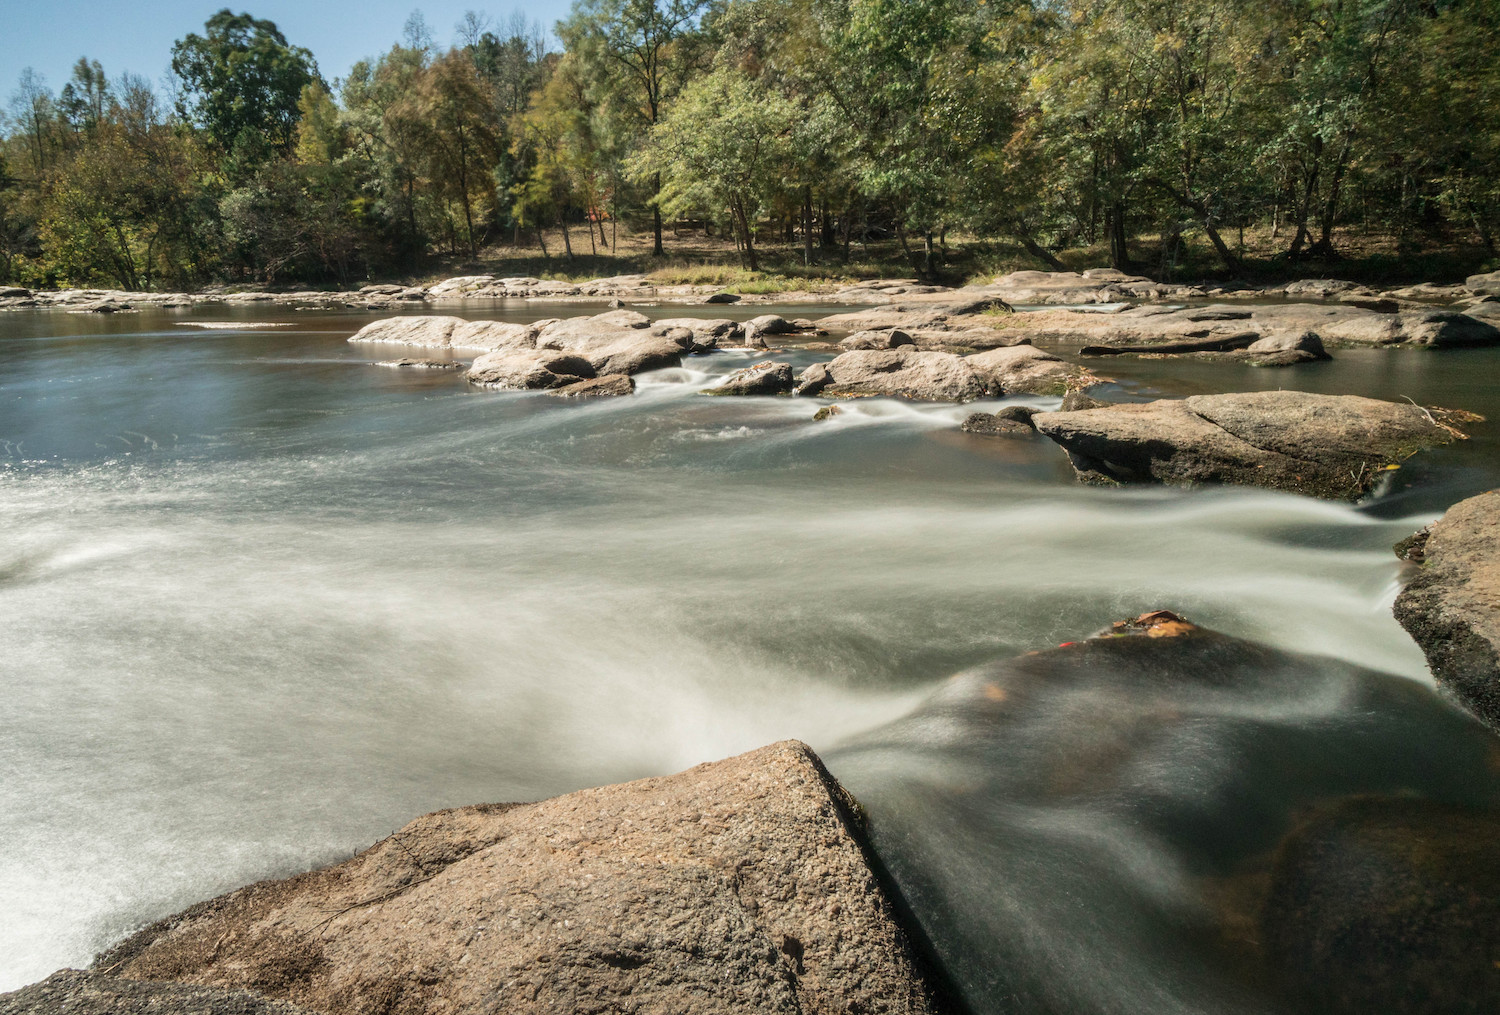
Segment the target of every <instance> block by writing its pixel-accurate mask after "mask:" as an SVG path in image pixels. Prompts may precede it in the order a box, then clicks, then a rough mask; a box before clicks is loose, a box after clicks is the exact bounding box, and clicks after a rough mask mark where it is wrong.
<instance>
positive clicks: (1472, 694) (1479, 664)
mask: <svg viewBox="0 0 1500 1015" xmlns="http://www.w3.org/2000/svg"><path fill="white" fill-rule="evenodd" d="M1406 555H1407V556H1408V557H1409V558H1410V559H1413V560H1416V561H1419V562H1420V570H1419V571H1418V572H1417V575H1416V577H1414V578H1412V580H1411V581H1410V582H1408V583H1407V586H1406V588H1404V589H1402V591H1401V595H1400V596H1398V597H1397V598H1396V607H1395V612H1396V619H1397V620H1398V621H1400V622H1401V626H1402V627H1404V628H1406V630H1407V632H1408V633H1409V634H1410V635H1411V636H1412V638H1414V639H1415V640H1416V642H1417V644H1418V645H1420V646H1422V651H1423V652H1425V653H1427V663H1428V665H1429V666H1430V667H1431V668H1432V675H1433V677H1434V678H1436V680H1437V682H1438V684H1439V685H1440V686H1441V687H1443V688H1444V689H1445V690H1447V691H1448V692H1449V693H1450V694H1452V695H1453V696H1454V697H1455V698H1457V699H1458V701H1459V703H1460V704H1461V705H1463V707H1464V708H1466V709H1468V710H1469V711H1470V712H1472V713H1474V714H1475V715H1476V716H1478V717H1479V718H1480V719H1481V720H1482V721H1484V722H1485V723H1487V724H1488V725H1490V726H1491V727H1494V728H1496V729H1500V490H1491V491H1490V492H1489V493H1483V494H1480V495H1479V496H1477V497H1470V498H1469V499H1468V500H1466V501H1461V502H1460V503H1458V504H1455V505H1454V506H1453V507H1451V508H1449V509H1448V513H1447V514H1445V515H1443V517H1442V518H1440V519H1439V520H1438V521H1436V522H1434V523H1433V524H1432V526H1430V527H1429V528H1428V529H1427V530H1426V531H1425V532H1424V533H1420V534H1419V535H1418V537H1417V540H1416V545H1415V546H1414V547H1409V548H1408V549H1407V553H1406Z"/></svg>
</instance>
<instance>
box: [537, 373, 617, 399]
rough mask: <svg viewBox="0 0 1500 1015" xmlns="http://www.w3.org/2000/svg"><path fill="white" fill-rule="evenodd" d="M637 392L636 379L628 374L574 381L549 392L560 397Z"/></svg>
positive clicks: (599, 396)
mask: <svg viewBox="0 0 1500 1015" xmlns="http://www.w3.org/2000/svg"><path fill="white" fill-rule="evenodd" d="M634 392H635V379H634V378H633V377H630V376H628V375H626V374H610V375H608V376H607V377H592V378H589V379H588V380H586V381H574V382H573V383H572V384H564V385H563V386H562V387H560V388H553V389H552V390H551V391H549V392H547V394H549V395H555V396H557V397H558V398H604V397H613V396H615V395H629V394H634Z"/></svg>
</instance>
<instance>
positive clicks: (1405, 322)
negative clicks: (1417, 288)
mask: <svg viewBox="0 0 1500 1015" xmlns="http://www.w3.org/2000/svg"><path fill="white" fill-rule="evenodd" d="M1401 330H1402V331H1403V332H1404V333H1405V335H1406V341H1407V342H1410V343H1411V344H1413V345H1425V346H1430V347H1432V348H1434V349H1448V348H1453V347H1455V346H1459V347H1462V346H1478V345H1495V344H1497V343H1500V328H1497V327H1495V326H1494V325H1493V324H1490V323H1488V322H1486V321H1481V320H1479V319H1477V318H1474V317H1471V316H1469V315H1468V314H1459V313H1454V312H1453V311H1451V310H1418V311H1414V312H1412V313H1406V314H1402V315H1401Z"/></svg>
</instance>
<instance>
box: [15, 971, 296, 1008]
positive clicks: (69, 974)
mask: <svg viewBox="0 0 1500 1015" xmlns="http://www.w3.org/2000/svg"><path fill="white" fill-rule="evenodd" d="M0 1015H313V1013H312V1012H310V1011H309V1010H308V1009H306V1008H301V1007H298V1006H297V1005H294V1004H291V1003H290V1002H287V1001H276V1000H272V999H271V998H268V997H262V996H261V995H259V994H252V993H250V992H249V991H246V990H232V989H226V988H223V987H199V986H194V985H192V984H186V983H140V982H137V981H135V980H122V979H120V978H118V977H114V976H105V975H104V974H102V973H90V972H84V971H83V970H79V969H62V970H59V971H57V972H55V973H53V974H52V975H51V976H49V977H47V978H46V979H45V980H42V981H41V982H40V983H33V984H31V985H30V986H29V987H22V988H21V989H20V990H17V991H13V992H12V993H9V994H0Z"/></svg>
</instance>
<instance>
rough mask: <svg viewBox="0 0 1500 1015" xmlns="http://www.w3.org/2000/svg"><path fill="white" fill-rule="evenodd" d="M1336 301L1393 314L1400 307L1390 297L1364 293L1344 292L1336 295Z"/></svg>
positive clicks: (1380, 312)
mask: <svg viewBox="0 0 1500 1015" xmlns="http://www.w3.org/2000/svg"><path fill="white" fill-rule="evenodd" d="M1338 301H1339V302H1340V303H1347V304H1348V305H1349V306H1351V307H1361V308H1363V309H1365V310H1373V311H1375V312H1376V313H1377V314H1394V313H1396V312H1398V311H1399V310H1400V309H1401V304H1400V303H1398V302H1397V301H1396V300H1393V299H1391V298H1390V297H1387V296H1375V295H1369V294H1365V293H1344V294H1342V295H1340V296H1339V297H1338Z"/></svg>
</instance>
